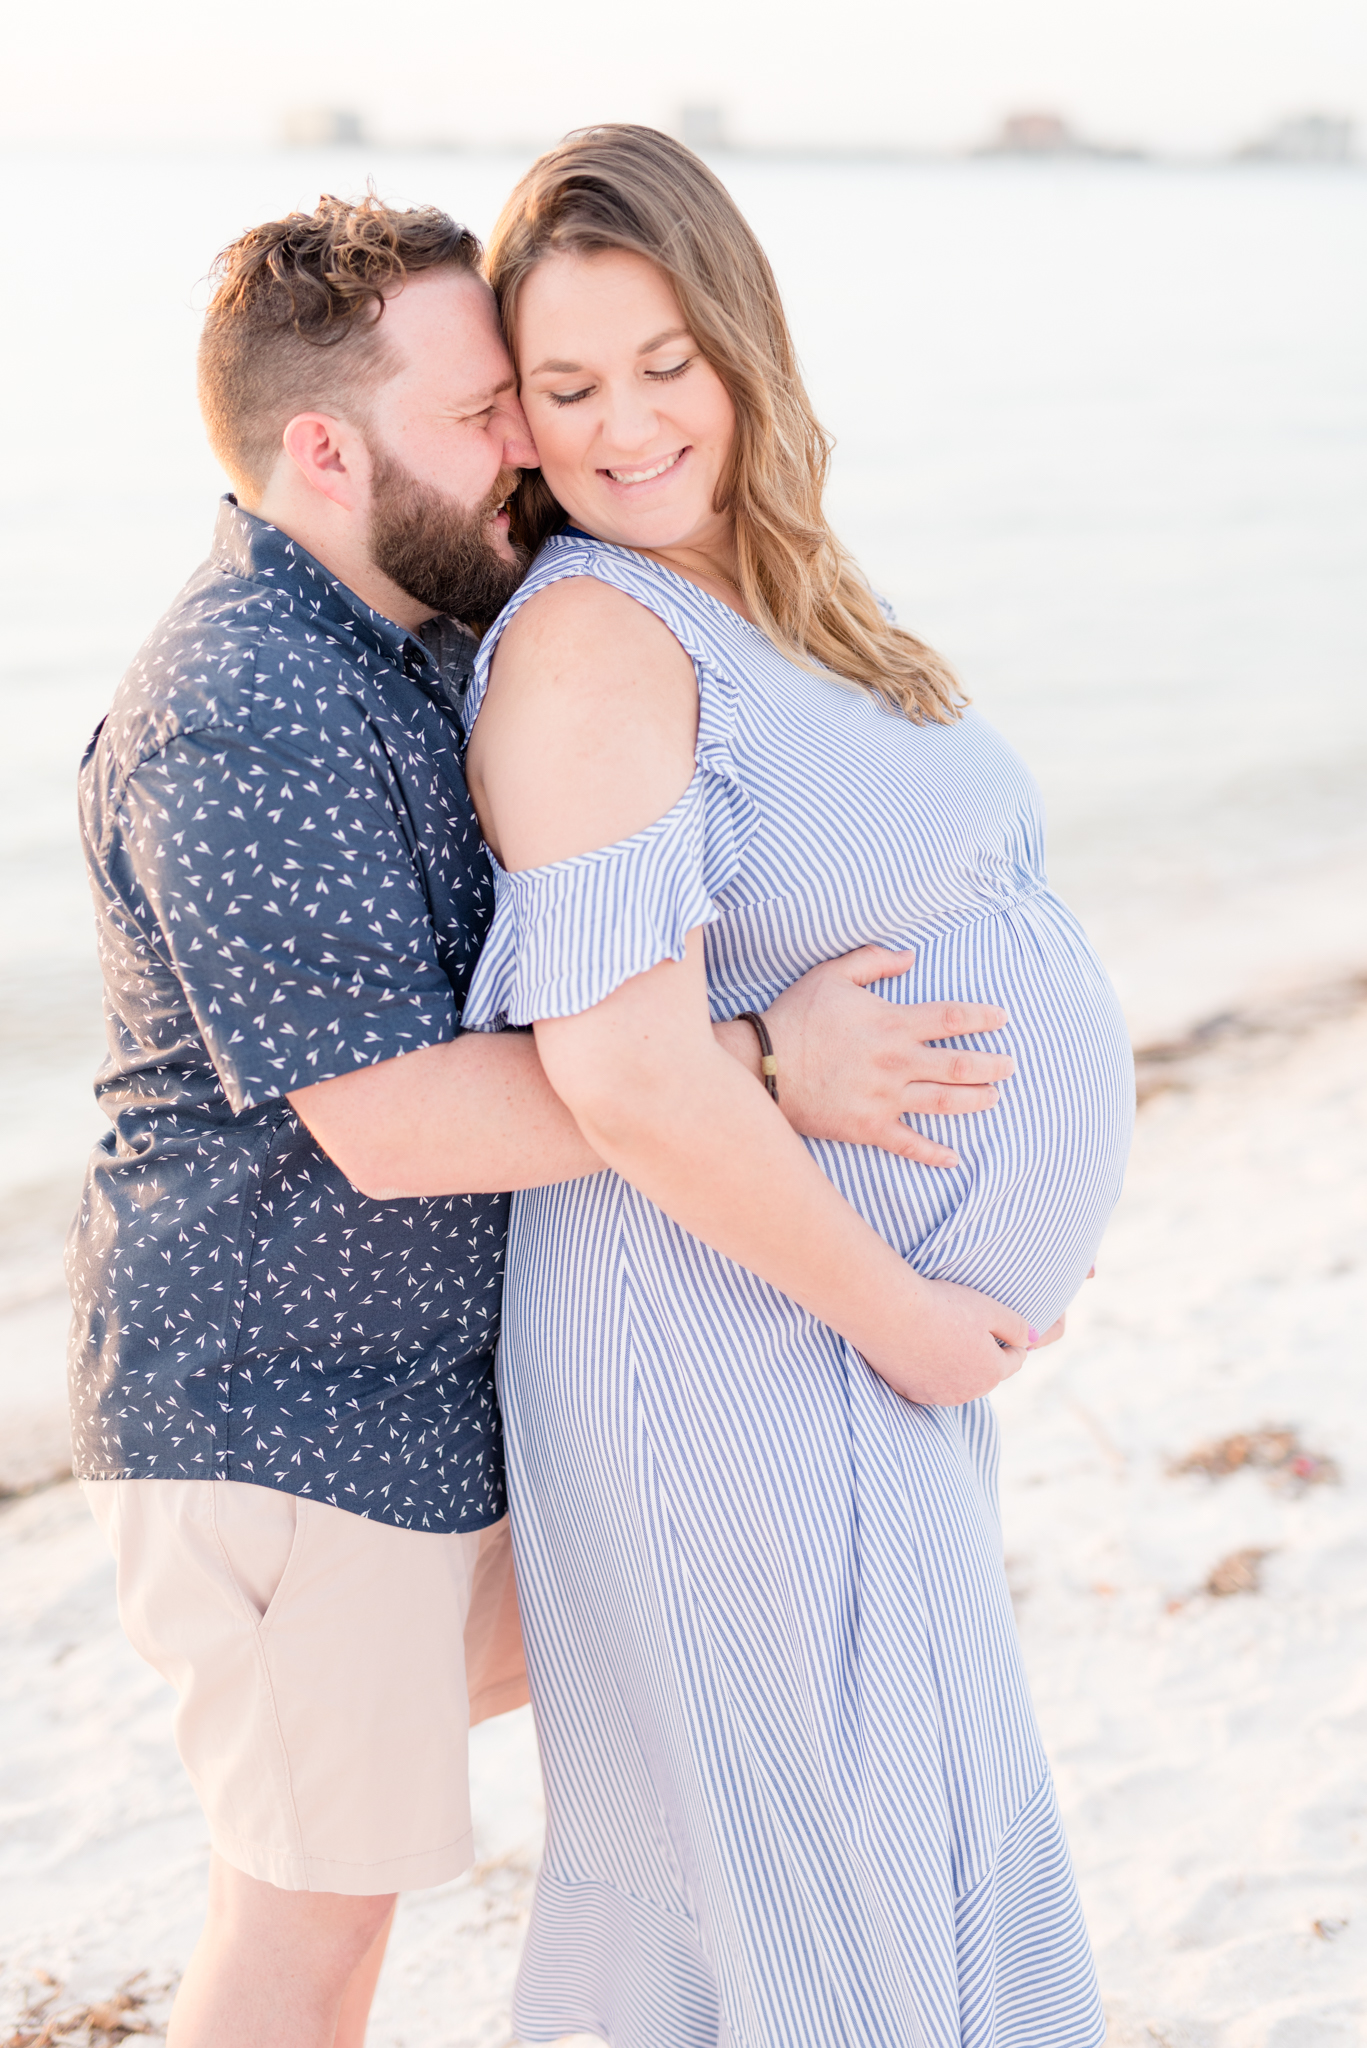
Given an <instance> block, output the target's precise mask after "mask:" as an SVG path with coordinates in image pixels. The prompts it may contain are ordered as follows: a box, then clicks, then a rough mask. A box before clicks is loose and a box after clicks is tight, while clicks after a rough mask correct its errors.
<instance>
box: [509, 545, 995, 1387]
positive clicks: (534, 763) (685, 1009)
mask: <svg viewBox="0 0 1367 2048" xmlns="http://www.w3.org/2000/svg"><path fill="white" fill-rule="evenodd" d="M696 721H697V692H696V683H695V680H694V677H693V672H692V665H691V663H690V662H689V661H688V658H687V656H686V655H685V654H684V652H683V650H682V648H680V647H679V645H678V643H677V642H676V641H675V640H674V639H673V637H672V635H671V634H669V633H668V631H667V630H666V629H665V627H664V626H663V625H662V624H661V623H660V622H659V621H658V620H657V619H656V618H655V617H654V616H653V615H652V614H651V613H649V612H646V611H645V610H644V609H643V608H642V607H640V606H638V605H636V604H635V603H633V601H632V600H631V599H629V598H627V597H625V596H623V595H622V594H621V593H619V592H616V591H613V590H610V589H608V588H607V587H606V586H603V585H600V584H597V583H594V582H591V581H588V580H576V581H574V582H569V583H564V584H559V585H554V586H552V587H551V588H550V589H548V590H546V591H543V592H541V593H539V594H538V595H537V596H536V597H535V598H533V599H532V600H531V601H530V603H529V604H527V605H526V606H525V607H524V608H523V610H522V611H521V612H520V613H519V614H518V616H517V618H516V619H515V620H513V621H512V623H511V624H510V625H509V627H508V629H507V631H506V633H505V635H504V638H503V641H502V642H501V644H500V647H499V651H498V655H497V657H496V660H495V667H494V682H493V684H492V686H491V689H490V693H489V697H488V699H487V701H486V704H485V707H484V709H483V710H482V711H481V713H480V717H479V719H478V721H477V723H476V726H475V731H474V735H473V738H472V742H471V748H470V760H469V775H470V786H471V793H472V795H473V796H474V799H475V803H476V806H477V808H478V809H479V811H480V816H481V822H482V824H483V825H484V829H485V833H486V836H487V837H488V839H489V841H490V843H491V845H493V846H494V848H495V850H496V851H497V852H498V854H499V858H500V859H501V860H502V862H503V864H504V866H505V867H507V868H508V869H510V870H516V869H519V868H524V867H532V866H539V865H542V864H544V863H547V862H551V861H555V860H559V859H564V858H568V857H570V856H572V855H575V854H579V853H583V852H586V851H589V850H590V849H592V848H594V847H599V846H607V845H612V844H614V843H615V842H617V841H618V840H620V839H623V838H625V837H628V836H629V835H630V834H632V833H634V832H636V831H639V830H640V829H641V828H642V827H644V826H645V825H647V824H650V823H652V822H653V821H654V819H655V818H657V817H659V816H661V815H662V814H663V813H664V812H665V811H667V810H668V809H669V808H670V807H671V806H672V805H673V804H674V803H675V802H676V801H677V800H678V798H679V797H680V795H681V794H682V793H683V791H684V790H685V789H686V788H687V786H688V784H689V782H690V781H691V779H692V776H693V773H694V759H693V749H694V743H695V734H696ZM536 1039H537V1046H538V1050H539V1051H540V1053H541V1058H542V1063H543V1065H544V1067H545V1070H546V1073H547V1076H548V1078H549V1080H550V1082H551V1085H552V1087H553V1088H554V1089H555V1090H556V1092H557V1094H559V1095H560V1096H561V1097H562V1099H563V1100H564V1101H565V1103H566V1104H567V1105H568V1107H569V1109H570V1110H571V1112H572V1114H573V1115H574V1117H575V1120H576V1122H577V1123H578V1125H579V1127H580V1129H581V1131H582V1132H583V1134H584V1136H585V1138H586V1139H587V1141H588V1143H589V1144H590V1146H592V1148H593V1150H594V1152H595V1153H597V1155H598V1156H599V1157H600V1158H601V1159H603V1160H604V1161H605V1162H606V1163H607V1164H608V1165H610V1166H612V1167H614V1168H615V1169H616V1170H617V1172H619V1173H620V1174H621V1175H622V1176H623V1178H624V1179H626V1180H629V1181H630V1182H631V1183H632V1184H633V1186H635V1187H638V1188H639V1189H640V1190H641V1192H642V1193H643V1194H645V1195H647V1196H648V1197H649V1198H650V1199H651V1200H652V1201H654V1202H655V1203H657V1204H658V1206H659V1207H660V1208H661V1209H663V1210H664V1211H665V1213H666V1214H667V1215H670V1216H672V1217H673V1218H674V1219H675V1221H676V1222H678V1223H680V1224H682V1225H683V1227H684V1228H685V1229H687V1230H689V1231H691V1232H692V1233H693V1235H694V1236H696V1237H699V1238H701V1239H702V1240H703V1241H704V1242H705V1243H707V1244H710V1245H712V1246H714V1247H715V1249H716V1250H718V1251H720V1252H722V1253H724V1254H725V1255H726V1256H727V1257H728V1258H732V1259H734V1260H735V1261H736V1262H737V1263H738V1264H739V1265H742V1266H745V1267H747V1268H749V1270H750V1271H752V1272H754V1273H757V1274H759V1275H760V1276H761V1278H763V1279H765V1280H767V1281H769V1282H770V1283H771V1284H772V1285H774V1286H775V1287H778V1288H780V1289H781V1290H782V1291H783V1292H784V1293H785V1294H788V1295H790V1296H791V1297H792V1299H793V1300H794V1301H796V1302H799V1303H800V1304H801V1305H802V1306H803V1307H804V1308H806V1309H808V1310H809V1311H810V1312H811V1313H812V1314H813V1315H815V1316H817V1317H819V1318H820V1319H821V1320H822V1321H823V1322H826V1323H829V1324H830V1325H831V1326H832V1328H834V1329H836V1330H838V1331H840V1333H841V1334H842V1335H843V1336H845V1337H847V1338H848V1339H849V1341H850V1342H851V1343H852V1344H854V1345H855V1346H856V1347H857V1348H858V1350H859V1351H861V1352H862V1353H863V1355H864V1357H865V1358H867V1359H868V1361H869V1363H870V1365H872V1366H873V1367H874V1369H875V1370H876V1371H878V1372H879V1373H881V1374H882V1375H883V1377H884V1378H885V1379H887V1380H888V1381H889V1382H890V1383H891V1384H892V1385H893V1386H894V1387H896V1389H897V1391H898V1392H899V1393H901V1394H904V1395H905V1396H907V1397H908V1398H909V1399H913V1400H920V1401H930V1402H951V1403H952V1402H959V1401H965V1400H969V1399H972V1398H973V1397H974V1396H976V1395H978V1394H981V1393H984V1392H986V1391H987V1390H989V1389H990V1388H991V1387H993V1386H995V1385H996V1384H997V1383H998V1381H999V1380H1001V1379H1002V1378H1003V1377H1005V1376H1006V1375H1007V1374H1008V1373H1010V1372H1012V1371H1014V1370H1016V1369H1017V1368H1018V1367H1019V1365H1020V1364H1021V1363H1022V1362H1023V1360H1024V1356H1025V1346H1026V1343H1027V1340H1028V1331H1027V1327H1026V1324H1025V1322H1024V1320H1023V1319H1022V1318H1021V1317H1020V1316H1018V1315H1016V1314H1015V1313H1014V1311H1012V1310H1010V1309H1007V1308H1003V1307H1002V1306H1001V1305H1000V1304H998V1303H995V1302H992V1301H989V1300H988V1299H987V1298H986V1297H984V1296H981V1295H977V1294H975V1293H973V1292H972V1291H971V1290H970V1289H967V1288H960V1287H954V1286H952V1285H950V1284H948V1283H945V1282H938V1281H927V1280H924V1279H922V1278H921V1277H920V1276H919V1275H918V1274H916V1273H914V1272H913V1271H912V1270H911V1268H910V1267H909V1266H907V1265H906V1264H905V1262H904V1261H903V1260H902V1258H901V1257H900V1256H899V1254H898V1253H897V1252H895V1251H894V1250H893V1249H892V1247H891V1246H889V1245H887V1244H885V1243H884V1241H883V1240H882V1239H881V1238H880V1237H879V1236H878V1235H877V1233H876V1232H875V1231H874V1230H872V1229H871V1228H870V1226H869V1225H868V1224H867V1223H865V1222H864V1220H863V1218H862V1217H860V1216H859V1215H858V1214H857V1212H856V1211H855V1210H854V1209H853V1208H851V1206H850V1205H849V1204H848V1203H847V1202H846V1201H845V1200H844V1198H843V1196H841V1195H840V1194H838V1193H837V1191H836V1189H835V1188H834V1187H833V1186H832V1184H831V1183H830V1182H829V1181H828V1180H827V1179H826V1177H825V1175H824V1174H823V1173H822V1172H821V1170H820V1168H819V1167H818V1166H817V1165H816V1164H815V1163H814V1161H813V1160H812V1159H811V1157H810V1155H809V1154H808V1152H807V1150H806V1148H805V1146H804V1145H803V1144H802V1142H801V1140H800V1139H799V1138H798V1137H797V1136H796V1135H795V1134H794V1132H793V1131H792V1130H791V1129H790V1128H789V1126H788V1124H787V1123H786V1121H785V1120H784V1118H783V1116H782V1115H781V1113H780V1112H779V1110H778V1109H777V1108H776V1106H775V1105H774V1103H773V1102H772V1101H771V1100H770V1099H769V1097H768V1096H767V1095H766V1094H765V1092H764V1090H763V1089H761V1088H760V1087H759V1086H758V1085H757V1084H756V1083H755V1082H754V1081H753V1080H752V1079H751V1078H750V1077H749V1076H748V1075H747V1074H746V1073H745V1072H744V1071H743V1070H742V1069H741V1067H740V1066H739V1065H738V1064H737V1062H736V1061H735V1060H733V1059H730V1058H728V1056H727V1054H726V1053H725V1052H724V1051H723V1050H722V1048H721V1047H720V1046H719V1045H718V1044H717V1042H716V1040H715V1038H714V1036H713V1033H712V1029H711V1025H710V1023H709V1018H708V1006H707V987H706V975H705V970H704V963H703V945H702V937H701V934H700V933H699V932H694V933H693V934H692V935H691V936H690V938H689V941H688V947H687V954H686V957H685V959H684V960H683V961H682V962H674V961H665V962H662V963H661V964H660V965H659V966H657V967H654V968H652V969H651V970H650V971H649V972H648V973H645V974H641V975H638V976H636V977H635V978H633V979H632V980H630V981H628V982H626V983H624V984H623V986H621V987H620V988H618V989H616V990H615V991H614V992H613V993H612V994H611V995H610V996H608V997H607V998H606V1000H605V1001H603V1002H601V1003H598V1004H596V1005H595V1006H594V1007H593V1008H592V1009H590V1010H587V1011H585V1012H583V1013H582V1014H581V1015H579V1016H575V1017H566V1018H557V1019H552V1020H549V1021H545V1022H542V1023H539V1024H538V1025H537V1026H536Z"/></svg>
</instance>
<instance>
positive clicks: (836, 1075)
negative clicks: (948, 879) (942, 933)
mask: <svg viewBox="0 0 1367 2048" xmlns="http://www.w3.org/2000/svg"><path fill="white" fill-rule="evenodd" d="M915 958H916V955H915V954H914V953H893V952H890V951H889V950H888V948H887V947H886V946H861V947H860V948H859V950H858V951H857V952H855V953H846V954H844V955H843V957H842V958H841V959H839V960H828V961H826V962H824V964H823V965H822V966H820V967H813V968H812V969H811V970H810V972H809V973H807V974H804V975H803V977H802V979H801V980H800V981H795V982H794V983H793V985H792V987H791V988H789V989H785V990H784V992H783V994H782V995H781V996H780V997H779V998H778V1001H777V1002H776V1003H775V1004H774V1005H773V1007H772V1009H770V1010H769V1011H767V1012H766V1015H765V1022H766V1023H767V1024H768V1026H769V1031H770V1035H771V1036H772V1038H773V1041H774V1051H775V1054H776V1055H777V1058H778V1081H779V1102H780V1105H781V1107H782V1108H783V1110H784V1111H785V1113H786V1115H787V1117H788V1121H789V1123H791V1124H792V1126H793V1128H794V1129H795V1130H797V1131H800V1132H801V1133H802V1135H803V1136H804V1137H807V1138H835V1139H839V1140H840V1141H841V1142H842V1143H844V1144H847V1145H879V1146H881V1147H882V1149H883V1150H884V1151H885V1152H896V1153H898V1154H900V1156H901V1157H902V1158H904V1159H918V1160H920V1161H921V1163H922V1164H923V1165H925V1166H957V1165H958V1163H959V1162H958V1159H957V1157H956V1155H955V1154H954V1153H953V1152H950V1151H948V1150H947V1149H946V1147H945V1146H943V1145H937V1144H935V1143H934V1142H933V1141H932V1140H931V1139H930V1138H925V1137H922V1135H921V1133H920V1132H919V1131H914V1130H912V1129H911V1127H910V1126H909V1125H907V1124H904V1123H903V1122H902V1118H903V1116H904V1115H905V1114H906V1112H907V1111H909V1110H914V1111H917V1112H919V1113H920V1114H921V1115H923V1116H964V1115H966V1114H968V1113H969V1112H970V1111H974V1110H980V1109H991V1108H993V1107H994V1105H995V1104H996V1101H997V1090H996V1086H995V1083H996V1082H998V1081H1003V1080H1005V1078H1006V1076H1007V1075H1008V1074H1010V1073H1013V1072H1014V1070H1015V1062H1014V1061H1013V1060H1011V1059H1009V1058H1008V1057H1007V1055H1006V1054H1005V1053H991V1052H952V1051H949V1050H947V1049H945V1048H942V1047H940V1046H937V1045H936V1044H935V1043H934V1042H933V1041H934V1040H936V1039H939V1038H962V1037H964V1036H965V1035H966V1034H968V1033H970V1032H979V1031H1000V1030H1001V1028H1002V1026H1003V1025H1004V1024H1005V1023H1006V1022H1007V1016H1006V1012H1005V1010H1000V1009H998V1008H996V1006H995V1005H994V1004H991V1003H913V1004H909V1005H908V1004H904V1003H888V1002H884V1001H883V1000H882V999H881V998H880V997H878V996H873V995H870V994H869V992H868V987H867V984H868V983H869V982H871V981H890V980H892V979H893V978H894V977H895V976H897V975H899V974H905V973H907V971H908V970H909V969H910V967H911V966H912V963H913V962H914V960H915ZM741 1028H742V1029H746V1030H748V1029H749V1027H748V1026H743V1027H741ZM750 1035H751V1037H752V1038H753V1036H754V1034H753V1032H751V1034H750ZM729 1049H731V1048H729V1047H728V1050H729Z"/></svg>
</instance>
